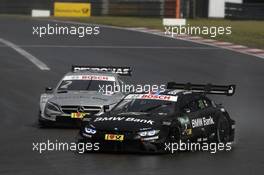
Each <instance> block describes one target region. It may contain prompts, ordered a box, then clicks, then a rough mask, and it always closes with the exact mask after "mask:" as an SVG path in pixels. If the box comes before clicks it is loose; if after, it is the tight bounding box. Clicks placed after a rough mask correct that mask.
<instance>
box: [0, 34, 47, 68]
mask: <svg viewBox="0 0 264 175" xmlns="http://www.w3.org/2000/svg"><path fill="white" fill-rule="evenodd" d="M0 42H1V43H3V44H5V45H6V46H8V47H10V48H12V49H14V50H15V51H17V52H18V53H19V54H21V55H22V56H24V57H25V58H26V59H28V60H29V61H30V62H32V63H33V64H35V65H36V66H37V67H38V68H39V69H40V70H50V68H49V67H48V66H47V65H46V64H45V63H43V62H42V61H40V60H39V59H37V58H36V57H34V56H33V55H31V54H30V53H28V52H27V51H25V50H24V49H22V48H21V47H19V46H17V45H15V44H14V43H12V42H10V41H7V40H5V39H3V38H0Z"/></svg>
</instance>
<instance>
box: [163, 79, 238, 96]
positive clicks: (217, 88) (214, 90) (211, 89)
mask: <svg viewBox="0 0 264 175" xmlns="http://www.w3.org/2000/svg"><path fill="white" fill-rule="evenodd" d="M167 89H179V90H190V91H193V92H203V93H206V94H216V95H227V96H232V95H234V94H235V90H236V85H227V86H225V85H213V84H191V83H186V84H184V83H175V82H168V83H167Z"/></svg>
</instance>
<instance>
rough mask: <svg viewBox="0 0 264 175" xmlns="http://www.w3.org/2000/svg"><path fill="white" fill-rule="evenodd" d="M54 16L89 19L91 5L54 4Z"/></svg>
mask: <svg viewBox="0 0 264 175" xmlns="http://www.w3.org/2000/svg"><path fill="white" fill-rule="evenodd" d="M54 16H63V17H90V16H91V4H90V3H68V2H67V3H65V2H55V3H54Z"/></svg>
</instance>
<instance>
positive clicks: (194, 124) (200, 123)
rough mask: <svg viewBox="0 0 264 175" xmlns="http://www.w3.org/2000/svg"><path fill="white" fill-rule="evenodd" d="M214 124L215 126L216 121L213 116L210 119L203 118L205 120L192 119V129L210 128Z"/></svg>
mask: <svg viewBox="0 0 264 175" xmlns="http://www.w3.org/2000/svg"><path fill="white" fill-rule="evenodd" d="M213 124H214V120H213V118H212V117H211V116H210V117H209V118H205V117H203V118H197V119H192V128H196V127H202V126H208V125H213Z"/></svg>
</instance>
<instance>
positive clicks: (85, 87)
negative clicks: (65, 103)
mask: <svg viewBox="0 0 264 175" xmlns="http://www.w3.org/2000/svg"><path fill="white" fill-rule="evenodd" d="M107 86H109V87H110V86H111V87H113V86H114V81H101V80H63V81H62V82H61V84H60V85H59V87H58V89H57V90H58V91H64V90H74V91H102V90H103V89H104V88H105V87H107ZM102 88H103V89H102Z"/></svg>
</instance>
